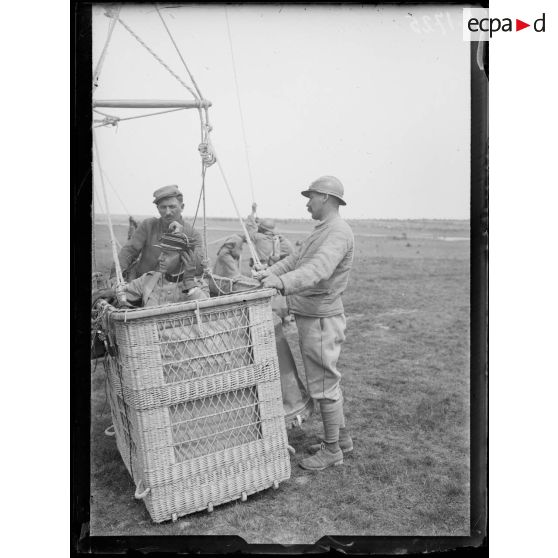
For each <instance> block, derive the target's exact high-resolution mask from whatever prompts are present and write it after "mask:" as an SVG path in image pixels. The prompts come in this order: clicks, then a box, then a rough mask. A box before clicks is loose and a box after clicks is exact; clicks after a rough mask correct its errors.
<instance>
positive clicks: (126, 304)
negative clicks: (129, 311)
mask: <svg viewBox="0 0 558 558" xmlns="http://www.w3.org/2000/svg"><path fill="white" fill-rule="evenodd" d="M117 300H118V299H117ZM117 305H118V307H119V308H135V306H134V305H132V304H130V303H129V302H128V301H127V300H118V302H117Z"/></svg>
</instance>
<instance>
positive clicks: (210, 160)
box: [198, 142, 217, 167]
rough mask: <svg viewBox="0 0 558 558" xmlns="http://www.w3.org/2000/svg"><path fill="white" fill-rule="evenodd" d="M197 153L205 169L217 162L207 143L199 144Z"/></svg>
mask: <svg viewBox="0 0 558 558" xmlns="http://www.w3.org/2000/svg"><path fill="white" fill-rule="evenodd" d="M198 151H199V152H200V155H201V158H202V161H203V164H204V165H205V166H206V167H210V166H211V165H213V164H214V163H216V162H217V157H216V156H215V153H214V152H213V149H211V145H209V144H208V143H206V142H202V143H200V144H199V146H198Z"/></svg>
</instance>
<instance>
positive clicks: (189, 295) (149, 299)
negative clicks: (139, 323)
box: [125, 271, 209, 306]
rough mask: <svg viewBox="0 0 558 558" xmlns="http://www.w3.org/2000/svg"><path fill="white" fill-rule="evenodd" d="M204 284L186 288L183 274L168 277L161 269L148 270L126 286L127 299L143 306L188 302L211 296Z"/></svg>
mask: <svg viewBox="0 0 558 558" xmlns="http://www.w3.org/2000/svg"><path fill="white" fill-rule="evenodd" d="M206 289H207V287H206V286H205V285H203V284H196V285H195V286H194V287H191V288H190V289H185V287H184V282H183V276H182V274H180V275H178V276H175V277H171V278H169V277H167V276H166V274H163V273H161V272H160V271H148V272H147V273H144V274H143V275H142V276H141V277H138V278H137V279H134V280H133V281H131V282H130V283H127V284H126V286H125V292H126V300H127V301H128V302H131V303H134V302H140V301H141V305H142V306H160V305H162V304H172V303H173V302H187V301H189V300H202V299H204V298H209V294H208V293H207V291H206Z"/></svg>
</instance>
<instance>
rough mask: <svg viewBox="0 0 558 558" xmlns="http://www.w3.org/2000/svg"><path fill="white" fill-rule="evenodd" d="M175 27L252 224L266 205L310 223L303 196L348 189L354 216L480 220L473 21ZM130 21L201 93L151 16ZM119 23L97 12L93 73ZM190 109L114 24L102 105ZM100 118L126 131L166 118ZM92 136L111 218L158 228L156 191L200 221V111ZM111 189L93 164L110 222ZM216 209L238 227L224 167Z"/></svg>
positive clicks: (311, 9) (239, 18)
mask: <svg viewBox="0 0 558 558" xmlns="http://www.w3.org/2000/svg"><path fill="white" fill-rule="evenodd" d="M161 13H162V15H163V17H164V19H165V21H166V23H167V25H168V27H169V29H170V31H171V33H172V35H173V38H174V40H175V41H176V43H177V45H178V47H179V49H180V51H181V53H182V56H183V57H184V60H185V61H186V63H187V64H188V67H189V68H190V70H191V72H192V74H193V75H194V78H195V80H196V82H197V84H198V86H199V88H200V89H201V91H202V93H203V95H204V97H205V98H207V99H209V100H210V101H211V102H212V108H211V109H210V119H211V123H212V125H213V132H212V141H213V144H214V145H215V149H216V152H217V156H218V157H219V160H220V162H221V165H222V167H223V169H224V171H225V174H226V177H227V181H228V183H229V185H230V187H231V190H232V192H233V196H234V199H235V201H236V203H237V206H238V207H239V209H240V213H241V214H242V215H243V216H244V215H246V214H248V213H249V212H250V206H251V203H252V201H256V202H257V203H258V214H259V215H260V216H262V217H265V216H269V217H276V218H307V217H308V213H307V211H306V208H305V203H306V199H305V198H303V197H302V196H300V191H301V190H303V189H305V188H307V187H308V185H309V184H310V183H311V182H312V181H313V180H314V179H315V178H317V177H319V176H322V175H334V176H337V177H338V178H339V179H340V180H341V181H342V182H343V184H344V187H345V199H346V201H347V206H346V207H344V208H343V209H342V215H343V216H344V217H346V218H353V219H369V218H378V219H389V218H395V219H421V218H430V219H467V218H468V217H469V200H470V183H469V154H470V149H469V131H470V106H469V103H470V92H469V46H470V43H468V42H465V41H463V38H462V31H461V9H460V8H459V7H450V6H448V7H445V6H432V7H429V6H424V7H410V6H385V7H375V6H356V5H353V6H306V7H305V6H299V5H296V6H280V5H262V6H255V5H246V6H228V7H227V12H225V6H224V5H211V6H180V7H175V8H165V9H161ZM227 15H228V22H229V26H227ZM120 17H121V18H122V20H123V21H124V22H125V23H126V24H127V25H128V26H129V27H130V28H131V29H133V31H134V32H135V33H136V34H137V35H138V36H139V37H140V38H141V39H142V40H143V41H144V42H145V43H146V44H147V45H148V46H149V47H150V48H151V49H152V50H153V51H154V52H156V53H157V55H158V56H159V57H160V58H161V59H162V60H164V61H165V63H166V64H167V65H168V66H169V67H171V68H172V70H173V71H174V72H175V73H177V74H178V75H180V77H181V78H182V79H183V80H184V81H186V82H187V83H190V82H189V81H188V77H187V74H186V71H185V69H184V66H183V65H182V63H181V61H180V58H179V57H178V54H177V53H176V50H175V49H174V47H173V45H172V42H171V40H170V38H169V36H168V35H167V33H166V31H165V29H164V27H163V24H162V22H161V20H160V19H159V16H158V14H157V12H156V11H155V9H154V7H153V6H152V5H148V4H142V5H137V6H133V5H124V7H123V8H122V11H121V12H120ZM110 21H111V20H110V19H109V18H108V17H106V16H105V15H104V8H103V7H102V6H94V8H93V66H94V67H95V65H96V64H97V62H98V60H99V57H100V54H101V52H102V50H103V47H104V45H105V41H106V38H107V34H108V29H109V24H110ZM228 29H230V34H231V39H232V40H231V42H229V35H228ZM231 45H232V53H234V62H235V63H234V66H233V57H232V53H231ZM234 69H236V75H237V79H238V90H239V95H238V96H237V93H236V87H235V77H234ZM191 98H192V97H191V95H190V93H189V92H188V91H187V90H186V89H185V88H184V87H183V86H182V85H181V84H180V83H179V82H178V81H177V80H176V79H175V78H174V77H173V76H172V75H170V74H169V73H168V72H167V70H165V69H164V68H163V67H162V66H161V65H160V64H159V63H158V62H157V61H156V60H155V59H154V58H153V57H152V56H151V54H149V52H147V51H146V50H145V49H144V47H142V46H141V45H140V44H139V43H138V42H137V41H136V39H134V38H133V37H132V36H131V35H130V34H129V32H128V31H127V30H126V29H125V28H124V27H123V26H122V25H120V24H117V25H116V27H115V30H114V33H113V35H112V38H111V41H110V43H109V46H108V48H107V51H106V57H105V60H104V63H103V65H102V70H101V73H100V78H99V83H98V87H97V88H96V90H95V91H94V99H191ZM239 102H240V106H241V109H242V115H243V121H244V130H245V136H243V133H242V120H241V116H240V110H239ZM99 110H102V111H103V112H105V113H107V114H111V115H115V116H120V117H127V116H135V115H139V114H143V113H147V112H155V111H156V110H154V109H149V110H140V109H99ZM94 118H102V116H99V115H98V114H94ZM94 133H95V135H96V139H97V143H98V147H99V153H100V163H101V166H102V168H103V171H104V176H105V177H106V178H105V190H106V193H107V196H108V201H109V209H110V211H111V213H117V214H122V213H125V214H132V215H150V214H155V210H154V207H153V204H152V199H153V198H152V193H153V191H154V190H155V189H157V188H159V187H160V186H164V185H167V184H177V185H178V186H179V187H180V189H181V190H182V191H183V193H184V198H185V204H186V208H185V211H184V214H185V215H192V214H193V213H194V210H195V205H196V203H197V199H198V195H199V191H200V187H201V176H200V165H201V164H200V157H199V153H198V150H197V147H198V144H199V142H200V126H199V117H198V113H197V111H196V110H185V111H180V112H174V113H169V114H165V115H161V116H154V117H150V118H140V119H134V120H129V121H123V122H121V123H119V124H118V126H116V127H112V126H107V127H97V128H95V129H94ZM244 138H245V139H244ZM245 140H246V144H247V149H245ZM247 157H248V161H249V165H250V168H251V175H252V182H253V187H251V182H250V173H249V166H248V162H247ZM99 176H100V175H99V172H98V167H97V166H95V167H94V184H95V191H96V196H97V199H96V202H95V209H96V211H97V212H102V210H103V205H104V204H103V197H102V187H101V181H100V178H99ZM252 191H253V194H254V195H253V197H252ZM206 205H207V215H208V216H214V217H228V216H234V215H235V210H234V206H233V204H232V202H231V200H230V197H229V194H228V192H227V189H226V187H225V185H224V182H223V180H222V178H221V175H220V173H219V171H218V169H217V166H216V165H215V166H213V167H211V168H209V169H208V171H207V177H206Z"/></svg>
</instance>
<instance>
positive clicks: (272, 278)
mask: <svg viewBox="0 0 558 558" xmlns="http://www.w3.org/2000/svg"><path fill="white" fill-rule="evenodd" d="M262 287H265V288H266V289H277V290H278V291H280V290H281V289H283V281H281V279H279V277H277V275H273V274H272V273H270V274H269V275H268V276H267V277H264V279H263V281H262Z"/></svg>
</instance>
